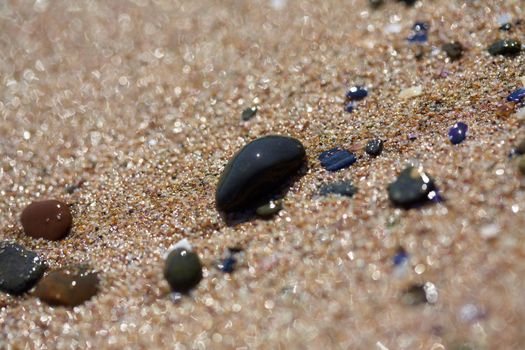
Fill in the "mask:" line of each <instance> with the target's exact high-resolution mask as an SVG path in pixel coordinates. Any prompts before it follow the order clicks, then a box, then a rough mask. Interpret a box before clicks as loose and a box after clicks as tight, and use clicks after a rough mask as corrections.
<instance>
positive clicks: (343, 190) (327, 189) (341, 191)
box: [319, 181, 357, 197]
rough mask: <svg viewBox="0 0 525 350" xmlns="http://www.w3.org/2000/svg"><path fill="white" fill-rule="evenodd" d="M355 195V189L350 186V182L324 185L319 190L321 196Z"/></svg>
mask: <svg viewBox="0 0 525 350" xmlns="http://www.w3.org/2000/svg"><path fill="white" fill-rule="evenodd" d="M356 193H357V187H355V186H354V185H352V183H351V182H350V181H337V182H332V183H329V184H324V185H322V186H321V187H320V188H319V194H320V195H321V196H327V195H330V194H338V195H341V196H346V197H352V196H353V195H354V194H356Z"/></svg>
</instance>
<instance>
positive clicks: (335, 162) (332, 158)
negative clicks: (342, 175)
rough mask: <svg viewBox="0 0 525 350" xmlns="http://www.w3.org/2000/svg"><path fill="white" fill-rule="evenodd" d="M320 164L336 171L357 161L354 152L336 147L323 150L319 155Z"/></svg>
mask: <svg viewBox="0 0 525 350" xmlns="http://www.w3.org/2000/svg"><path fill="white" fill-rule="evenodd" d="M319 161H320V162H321V166H322V167H323V168H325V169H326V170H328V171H338V170H341V169H344V168H347V167H349V166H350V165H352V164H354V163H355V162H356V161H357V158H356V156H355V154H353V153H350V152H348V151H347V150H343V149H340V148H338V147H336V148H332V149H330V150H328V151H324V152H322V153H321V154H320V155H319Z"/></svg>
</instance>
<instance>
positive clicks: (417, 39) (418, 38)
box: [407, 32, 428, 43]
mask: <svg viewBox="0 0 525 350" xmlns="http://www.w3.org/2000/svg"><path fill="white" fill-rule="evenodd" d="M407 40H408V41H409V42H410V43H424V42H427V41H428V35H427V33H426V32H418V33H414V34H412V35H410V36H409V37H408V38H407Z"/></svg>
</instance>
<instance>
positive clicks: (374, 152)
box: [365, 139, 383, 157]
mask: <svg viewBox="0 0 525 350" xmlns="http://www.w3.org/2000/svg"><path fill="white" fill-rule="evenodd" d="M365 152H366V154H368V155H369V156H371V157H377V156H379V155H380V154H381V153H382V152H383V141H382V140H380V139H374V140H370V141H368V142H367V143H366V146H365Z"/></svg>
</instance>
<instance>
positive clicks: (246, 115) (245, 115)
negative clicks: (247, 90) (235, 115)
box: [241, 107, 258, 121]
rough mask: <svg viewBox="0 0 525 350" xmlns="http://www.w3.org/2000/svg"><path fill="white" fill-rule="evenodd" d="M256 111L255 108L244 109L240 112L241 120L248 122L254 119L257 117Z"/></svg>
mask: <svg viewBox="0 0 525 350" xmlns="http://www.w3.org/2000/svg"><path fill="white" fill-rule="evenodd" d="M257 110H258V109H257V107H250V108H246V109H245V110H244V111H242V116H241V118H242V120H244V121H248V120H250V119H252V118H253V117H255V115H257Z"/></svg>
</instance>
